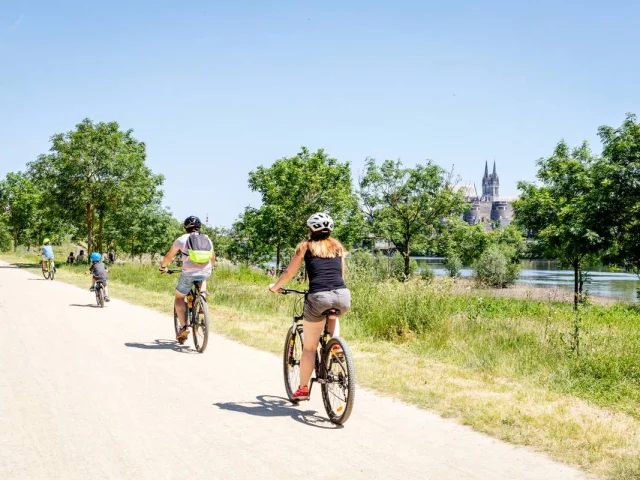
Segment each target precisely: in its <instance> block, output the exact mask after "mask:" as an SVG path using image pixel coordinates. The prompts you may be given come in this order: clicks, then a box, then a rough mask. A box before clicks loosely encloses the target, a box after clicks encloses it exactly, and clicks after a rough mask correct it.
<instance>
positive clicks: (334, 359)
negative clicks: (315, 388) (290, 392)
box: [321, 337, 356, 425]
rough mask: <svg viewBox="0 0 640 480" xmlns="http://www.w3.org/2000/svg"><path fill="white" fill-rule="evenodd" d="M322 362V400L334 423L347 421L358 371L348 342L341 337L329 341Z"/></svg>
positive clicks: (351, 408) (351, 407) (351, 406)
mask: <svg viewBox="0 0 640 480" xmlns="http://www.w3.org/2000/svg"><path fill="white" fill-rule="evenodd" d="M322 364H323V368H321V370H323V373H324V375H326V377H325V382H324V383H323V384H322V401H323V403H324V408H325V410H326V412H327V415H328V416H329V420H331V421H332V422H333V423H337V424H339V425H342V424H343V423H345V422H346V421H347V420H348V419H349V416H350V415H351V411H352V410H353V402H354V397H355V394H356V371H355V368H354V365H353V356H352V355H351V350H350V349H349V346H348V345H347V343H346V342H345V341H344V340H343V339H342V338H340V337H333V338H332V339H331V340H329V341H328V342H327V347H326V348H325V351H324V354H323V358H322Z"/></svg>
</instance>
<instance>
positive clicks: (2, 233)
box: [0, 216, 13, 252]
mask: <svg viewBox="0 0 640 480" xmlns="http://www.w3.org/2000/svg"><path fill="white" fill-rule="evenodd" d="M12 244H13V241H12V239H11V232H10V231H9V226H8V225H7V221H6V219H5V218H3V217H2V216H0V252H8V251H9V250H11V245H12Z"/></svg>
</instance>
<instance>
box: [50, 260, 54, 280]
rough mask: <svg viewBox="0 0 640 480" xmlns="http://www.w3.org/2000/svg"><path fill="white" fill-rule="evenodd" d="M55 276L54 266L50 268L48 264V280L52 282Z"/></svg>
mask: <svg viewBox="0 0 640 480" xmlns="http://www.w3.org/2000/svg"><path fill="white" fill-rule="evenodd" d="M55 274H56V267H55V264H54V265H53V266H52V265H51V263H49V280H53V277H54V276H55Z"/></svg>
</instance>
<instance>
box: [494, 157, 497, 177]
mask: <svg viewBox="0 0 640 480" xmlns="http://www.w3.org/2000/svg"><path fill="white" fill-rule="evenodd" d="M493 174H494V175H497V173H496V161H495V160H494V161H493Z"/></svg>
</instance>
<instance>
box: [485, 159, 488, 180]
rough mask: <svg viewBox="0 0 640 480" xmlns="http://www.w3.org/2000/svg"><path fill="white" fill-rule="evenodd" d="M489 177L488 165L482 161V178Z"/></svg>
mask: <svg viewBox="0 0 640 480" xmlns="http://www.w3.org/2000/svg"><path fill="white" fill-rule="evenodd" d="M488 176H489V163H488V162H487V161H486V160H485V161H484V178H487V177H488Z"/></svg>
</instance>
